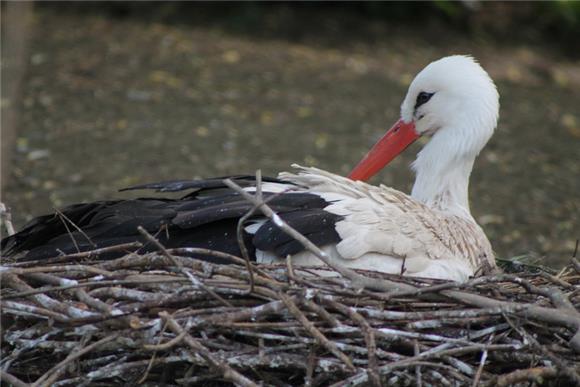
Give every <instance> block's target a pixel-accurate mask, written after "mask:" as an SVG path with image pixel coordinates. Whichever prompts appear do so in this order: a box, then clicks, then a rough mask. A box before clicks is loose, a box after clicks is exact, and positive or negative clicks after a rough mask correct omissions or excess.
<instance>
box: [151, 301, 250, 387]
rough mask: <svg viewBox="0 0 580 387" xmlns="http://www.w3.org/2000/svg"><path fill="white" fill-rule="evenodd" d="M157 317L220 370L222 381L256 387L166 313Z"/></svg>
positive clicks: (209, 363)
mask: <svg viewBox="0 0 580 387" xmlns="http://www.w3.org/2000/svg"><path fill="white" fill-rule="evenodd" d="M159 317H161V318H162V319H163V320H165V321H166V322H167V325H168V327H169V329H171V330H172V331H173V332H174V333H175V334H176V335H181V334H183V335H184V336H183V341H185V343H186V344H187V345H188V346H189V347H190V348H191V349H192V350H193V351H194V352H195V353H197V354H199V355H200V356H201V357H203V358H204V359H205V361H206V362H207V363H208V365H210V366H211V367H212V368H214V369H216V370H220V371H221V373H222V375H223V377H224V379H226V380H229V381H230V382H232V383H236V384H239V385H241V386H245V387H258V385H257V384H256V383H254V382H253V381H251V380H250V379H248V378H246V377H245V376H244V375H242V374H240V373H239V372H237V371H236V370H234V369H233V368H231V367H230V366H229V365H228V364H227V363H224V362H222V361H221V360H219V359H218V358H216V357H214V355H213V354H212V353H211V352H210V351H209V350H208V349H207V348H205V347H204V346H203V345H202V344H201V343H200V342H199V341H197V340H196V339H194V338H193V337H192V336H191V335H190V334H189V333H187V331H185V330H184V329H183V328H182V327H181V325H179V323H178V322H177V321H175V320H174V319H173V317H171V316H170V315H169V313H167V312H160V313H159Z"/></svg>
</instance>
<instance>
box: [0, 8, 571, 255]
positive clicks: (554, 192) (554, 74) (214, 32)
mask: <svg viewBox="0 0 580 387" xmlns="http://www.w3.org/2000/svg"><path fill="white" fill-rule="evenodd" d="M314 19H315V18H312V19H311V20H308V23H317V22H320V24H321V26H324V28H321V31H323V32H320V33H318V32H316V31H315V30H316V28H314V29H313V30H312V31H311V32H308V33H304V34H300V37H299V39H295V38H291V39H285V38H283V37H281V36H280V35H276V34H274V35H271V36H263V34H262V35H260V34H258V35H256V34H246V33H234V32H232V29H231V28H228V27H227V26H224V25H221V26H216V25H212V24H203V23H195V22H190V23H171V24H170V23H161V22H156V21H148V20H147V19H146V18H145V19H144V18H131V17H129V18H119V17H111V16H109V15H106V14H101V15H98V14H97V15H93V14H89V13H74V12H72V13H69V12H64V9H59V8H58V7H40V8H39V7H37V8H36V11H35V15H34V20H33V27H34V29H33V31H32V37H31V42H30V49H29V58H28V60H29V65H28V68H27V72H26V74H25V77H24V80H23V85H22V99H21V101H18V103H20V106H21V109H20V117H19V120H20V121H19V122H20V125H19V127H18V128H17V141H16V147H17V150H16V152H15V155H14V158H13V164H12V168H11V170H12V172H11V180H10V184H9V185H8V186H7V187H6V189H5V191H4V192H3V195H2V201H3V202H5V203H6V204H7V205H9V206H10V207H11V208H12V211H13V214H14V218H15V221H16V224H17V226H21V225H22V224H23V223H24V221H26V220H28V219H30V218H31V217H32V216H34V215H40V214H43V213H46V212H48V211H51V209H52V208H53V207H60V206H63V205H66V204H70V203H73V202H77V201H88V200H95V199H102V198H114V197H120V198H126V197H129V196H128V195H129V194H126V193H118V192H117V189H119V188H122V187H125V186H128V185H131V184H136V183H142V182H151V181H156V180H167V179H176V178H195V177H206V176H212V175H225V174H232V173H239V172H245V173H252V172H253V171H254V170H255V169H257V168H261V169H262V170H263V172H264V173H265V174H275V173H276V172H277V171H280V170H285V169H288V168H289V165H290V164H291V163H293V162H297V163H301V164H305V165H314V166H318V167H321V168H324V169H328V170H330V171H333V172H337V173H341V174H346V173H348V172H349V170H350V168H351V167H352V166H354V164H355V163H356V162H357V161H358V160H359V158H360V157H361V156H362V155H363V154H364V153H365V152H366V150H367V149H368V147H369V146H370V145H371V144H372V143H373V141H374V140H375V139H376V138H377V137H378V136H380V135H381V134H382V133H383V132H384V130H385V129H386V128H387V127H389V126H390V124H391V123H392V122H394V121H395V120H396V119H397V118H398V109H399V105H400V102H401V100H402V98H403V97H404V93H405V91H406V87H407V85H408V84H409V82H410V81H411V79H412V77H413V76H414V74H415V73H416V72H417V71H419V70H420V69H421V68H422V67H423V66H425V65H426V64H427V63H429V62H430V61H432V60H435V59H438V58H439V57H442V56H446V55H449V54H455V53H469V54H472V55H474V56H475V57H476V58H478V59H479V60H480V62H481V63H482V64H483V66H484V67H485V68H486V69H487V70H488V71H489V73H490V75H491V76H492V77H493V78H494V79H495V80H496V83H497V85H498V87H499V90H500V93H501V96H502V99H501V103H502V110H501V119H500V124H499V127H498V129H497V132H496V134H495V136H494V137H493V139H492V140H491V142H490V144H489V145H488V147H487V148H486V149H485V150H484V152H483V153H482V155H481V157H480V158H479V159H478V161H477V163H476V167H475V170H474V173H473V176H472V185H471V201H472V210H473V212H474V214H475V216H476V218H477V219H478V220H479V222H480V223H481V224H482V225H483V227H484V229H485V230H486V232H487V233H488V235H489V236H490V239H491V241H492V243H493V245H494V247H495V249H496V250H497V253H498V255H499V256H500V257H504V258H509V257H513V256H519V255H532V256H537V257H544V256H545V257H546V258H545V260H542V262H544V263H547V264H550V265H560V264H562V263H565V262H567V260H568V259H569V257H570V256H571V255H572V252H573V250H574V246H575V242H576V239H577V238H579V237H580V202H579V199H578V197H579V194H578V191H579V188H580V178H579V175H580V150H579V148H580V62H578V60H576V59H571V58H570V57H569V56H567V55H565V52H562V51H561V50H560V49H555V48H554V47H553V46H554V45H552V44H550V42H549V40H543V41H542V43H537V44H536V43H533V42H529V41H528V42H526V43H525V44H524V43H518V42H517V41H515V42H514V41H511V42H504V41H500V40H497V39H489V38H488V37H485V35H483V36H482V37H477V36H476V37H473V36H472V37H466V36H464V35H463V34H461V33H457V32H456V31H453V30H449V29H447V28H445V27H444V26H442V25H440V24H436V23H435V24H434V23H430V24H429V25H427V26H425V28H422V29H417V28H416V27H417V26H416V25H409V26H405V25H401V24H399V25H393V24H386V23H380V22H377V21H370V22H369V21H365V20H362V21H361V22H362V23H368V25H366V26H365V28H364V33H359V34H358V35H355V36H354V37H353V36H350V35H349V34H348V30H346V31H345V30H344V28H347V27H348V24H344V23H340V22H336V21H335V20H333V19H332V18H325V19H323V20H321V21H316V20H314ZM276 20H278V21H279V20H284V17H283V15H282V17H280V16H279V15H278V16H277V19H276ZM257 22H262V20H257ZM264 22H267V20H265V21H264ZM345 26H346V27H345ZM258 30H259V29H258ZM346 36H349V37H348V38H346ZM417 149H418V146H415V147H413V148H411V149H409V150H408V151H407V153H406V154H405V155H404V157H402V158H401V159H399V160H396V161H395V162H394V163H393V164H392V165H391V166H390V167H389V168H387V169H386V170H385V171H384V172H383V173H382V174H381V175H380V176H379V177H377V178H375V180H374V182H375V183H378V182H383V183H385V184H387V185H391V186H394V187H397V188H399V189H402V190H404V191H408V190H409V189H410V187H411V184H412V174H411V173H410V171H409V169H408V168H407V166H408V165H409V163H410V161H411V160H412V158H413V157H414V153H415V152H416V151H417Z"/></svg>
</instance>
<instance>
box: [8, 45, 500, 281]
mask: <svg viewBox="0 0 580 387" xmlns="http://www.w3.org/2000/svg"><path fill="white" fill-rule="evenodd" d="M498 112H499V96H498V93H497V90H496V87H495V85H494V83H493V81H492V80H491V79H490V77H489V76H488V74H487V73H486V72H485V70H483V69H482V67H481V66H480V65H479V64H478V63H477V62H476V61H475V60H473V59H472V58H471V57H468V56H459V55H457V56H449V57H445V58H442V59H440V60H437V61H435V62H433V63H431V64H429V65H428V66H427V67H425V68H424V69H423V70H422V71H421V72H420V73H419V74H418V75H417V76H416V77H415V79H414V80H413V82H412V83H411V85H410V87H409V90H408V92H407V95H406V97H405V99H404V100H403V103H402V105H401V118H400V120H399V121H398V122H397V123H396V124H395V125H394V126H393V127H392V128H391V129H390V130H389V131H388V132H387V133H386V134H385V136H384V137H383V138H382V139H381V140H379V142H378V143H377V144H376V145H375V146H374V147H373V149H372V150H371V151H370V152H369V154H368V155H367V156H366V157H365V158H364V159H363V160H362V161H361V162H360V163H359V165H358V166H357V167H356V168H355V169H354V170H353V171H352V172H351V174H350V176H349V178H345V177H341V176H338V175H335V174H332V173H330V172H326V171H322V170H319V169H316V168H304V167H300V166H295V167H296V168H298V172H297V173H287V172H283V173H281V174H280V175H279V177H278V179H268V178H267V179H265V183H264V185H263V188H262V189H263V192H264V195H265V197H266V198H269V204H270V206H271V207H272V208H273V209H274V210H275V211H277V212H278V214H279V215H280V216H281V217H282V218H283V219H284V220H285V221H286V222H288V223H289V224H290V225H292V226H293V227H294V228H296V229H297V230H298V231H300V232H302V233H303V234H304V235H305V236H307V237H308V238H310V239H311V240H312V241H313V242H314V243H317V244H318V245H320V246H322V248H323V249H324V250H325V251H326V252H327V253H328V254H329V256H330V257H331V259H332V260H335V261H336V262H337V263H339V264H341V265H343V266H347V267H351V268H358V269H367V270H375V271H380V272H386V273H394V274H399V273H401V272H403V273H404V275H409V276H419V277H430V278H440V279H450V280H456V281H464V280H466V279H467V278H469V277H471V276H474V275H480V274H484V273H487V272H489V271H491V270H493V269H495V268H496V265H495V259H494V254H493V250H492V248H491V245H490V243H489V241H488V239H487V237H486V235H485V233H484V232H483V230H482V229H481V227H480V226H479V225H478V224H477V223H476V221H475V219H474V218H473V216H472V215H471V212H470V209H469V200H468V185H469V175H470V174H471V170H472V167H473V163H474V161H475V158H476V157H477V155H478V154H479V152H480V151H481V150H482V148H483V147H484V146H485V144H486V143H487V141H488V140H489V138H490V137H491V135H492V134H493V131H494V129H495V127H496V124H497V120H498ZM420 136H426V137H430V140H429V142H428V143H427V144H426V145H425V146H424V147H423V149H422V150H421V151H420V152H419V154H418V156H417V159H416V160H415V162H414V163H413V169H414V170H415V172H416V180H415V184H414V186H413V190H412V192H411V195H410V196H409V195H406V194H404V193H402V192H400V191H397V190H395V189H393V188H389V187H385V186H383V185H381V186H378V187H377V186H372V185H369V184H366V183H364V182H363V180H367V179H369V178H370V177H371V176H373V175H374V174H376V173H377V172H378V171H380V170H381V169H382V168H383V167H384V166H385V165H386V164H387V163H389V162H390V161H391V160H392V159H393V158H395V157H396V156H397V155H398V154H399V153H400V152H402V151H403V150H404V149H405V148H406V147H407V146H408V145H410V144H411V143H412V142H413V141H415V140H416V139H417V138H418V137H420ZM232 178H233V179H234V180H235V181H237V182H238V183H239V184H242V185H245V186H247V187H248V186H249V188H247V189H253V188H252V187H251V186H252V184H253V183H254V181H253V179H252V178H251V177H250V176H234V177H232ZM289 187H291V188H292V189H291V190H288V188H289ZM131 189H157V190H158V191H181V190H191V192H190V193H189V194H187V195H186V196H184V197H183V198H181V199H159V198H145V199H135V200H116V201H100V202H94V203H87V204H78V205H74V206H71V207H68V208H66V209H65V210H63V213H64V215H66V217H65V218H64V219H66V220H63V217H62V216H51V215H46V216H43V217H39V218H37V219H35V220H33V221H32V222H31V223H30V224H29V225H27V226H25V227H24V229H23V230H22V231H20V232H19V233H17V234H15V235H14V236H11V237H9V238H6V239H4V240H3V241H2V248H3V252H4V254H5V255H8V256H18V257H21V258H24V259H39V258H44V257H50V256H55V255H58V254H62V253H73V252H76V251H79V250H87V249H90V248H94V247H103V246H110V245H114V244H117V243H122V242H127V241H134V240H136V239H140V238H141V237H140V235H139V234H138V233H137V232H136V226H137V225H141V226H143V227H144V228H145V229H147V230H149V231H150V232H152V233H153V232H155V233H157V232H158V231H159V230H160V229H161V228H163V229H164V230H165V232H162V233H158V235H159V237H160V238H161V242H162V243H164V244H165V245H166V246H168V247H182V246H192V247H206V248H212V249H216V250H220V251H225V252H230V253H234V254H237V253H239V250H238V244H237V240H236V233H235V226H236V224H237V221H238V219H239V218H240V217H241V216H243V215H244V214H245V213H246V212H247V211H248V209H249V208H250V207H251V205H250V204H249V203H247V202H246V201H245V200H243V198H241V197H240V195H238V194H237V193H234V192H232V191H230V190H228V189H227V188H225V186H224V185H223V183H222V178H216V179H208V180H196V181H185V180H180V181H170V182H162V183H155V184H147V185H143V186H139V187H132V188H131ZM66 222H70V223H74V228H72V227H70V225H65V224H64V223H66ZM77 228H78V229H82V230H83V232H82V233H80V232H77V231H72V230H75V229H77ZM71 229H72V230H71ZM244 239H245V242H246V243H247V244H248V246H249V247H250V252H251V254H252V256H253V258H254V259H255V260H256V261H257V262H258V263H272V262H278V261H280V259H283V258H285V257H286V256H287V255H292V256H293V262H294V263H295V264H297V265H321V264H322V263H321V262H320V261H319V260H318V259H317V258H316V257H315V256H313V255H312V254H311V253H309V252H308V251H304V250H303V248H302V246H301V245H300V244H299V243H298V242H296V241H294V240H292V239H291V238H290V237H288V236H287V235H286V234H284V233H283V232H281V231H280V230H279V229H278V228H277V226H276V225H275V224H274V223H273V222H272V221H269V220H267V219H265V218H262V217H260V216H257V215H256V216H254V217H253V218H250V219H249V221H248V224H247V225H246V227H245V234H244ZM146 248H147V247H146ZM202 259H208V260H215V259H213V258H212V257H202ZM403 266H404V270H403Z"/></svg>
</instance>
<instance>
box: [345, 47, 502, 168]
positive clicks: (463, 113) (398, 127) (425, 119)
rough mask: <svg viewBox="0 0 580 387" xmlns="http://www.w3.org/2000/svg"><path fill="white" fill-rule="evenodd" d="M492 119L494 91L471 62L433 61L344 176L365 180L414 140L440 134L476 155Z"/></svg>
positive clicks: (495, 106)
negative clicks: (391, 121) (396, 117)
mask: <svg viewBox="0 0 580 387" xmlns="http://www.w3.org/2000/svg"><path fill="white" fill-rule="evenodd" d="M498 115H499V95H498V93H497V90H496V87H495V85H494V83H493V81H492V80H491V78H490V77H489V75H488V74H487V72H485V70H484V69H483V68H482V67H481V66H480V65H479V64H478V63H477V62H476V61H475V60H474V59H473V58H471V57H469V56H462V55H454V56H448V57H445V58H442V59H439V60H437V61H435V62H432V63H430V64H429V65H428V66H427V67H425V68H424V69H423V70H422V71H421V72H420V73H419V74H417V76H416V77H415V79H414V80H413V82H411V85H410V86H409V90H408V91H407V95H406V96H405V99H404V101H403V103H402V105H401V119H400V120H399V121H398V122H397V123H395V125H394V126H393V127H392V128H391V129H390V130H389V131H388V132H387V134H386V135H385V136H384V137H383V138H382V139H381V140H379V142H377V144H376V145H375V146H374V147H373V149H371V151H370V152H369V154H368V155H367V156H366V157H365V158H364V159H363V160H362V161H361V162H360V163H359V165H357V167H356V168H355V169H354V170H353V171H352V172H351V174H350V177H351V178H352V179H354V180H367V179H369V178H370V177H371V176H373V175H374V174H376V173H377V172H378V171H380V170H381V169H382V168H383V167H384V166H385V165H386V164H388V163H389V162H390V161H391V160H392V159H394V158H395V157H396V156H397V155H398V154H399V153H400V152H402V151H403V150H404V149H405V148H406V147H407V146H409V145H410V144H411V143H412V142H413V141H415V140H416V139H417V138H419V137H420V136H440V135H443V133H446V135H447V136H448V138H449V139H450V141H457V142H458V143H461V144H462V145H463V147H464V150H465V152H470V153H474V154H475V155H476V154H477V153H479V151H480V150H481V149H482V148H483V146H484V145H485V144H486V143H487V141H488V140H489V138H490V137H491V135H492V134H493V130H494V129H495V127H496V124H497V119H498ZM438 133H441V134H438Z"/></svg>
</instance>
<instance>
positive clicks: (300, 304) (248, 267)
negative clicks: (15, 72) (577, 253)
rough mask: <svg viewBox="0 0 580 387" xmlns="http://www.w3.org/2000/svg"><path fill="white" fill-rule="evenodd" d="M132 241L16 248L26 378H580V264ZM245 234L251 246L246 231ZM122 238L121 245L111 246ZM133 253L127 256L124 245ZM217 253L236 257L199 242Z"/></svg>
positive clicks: (406, 381)
mask: <svg viewBox="0 0 580 387" xmlns="http://www.w3.org/2000/svg"><path fill="white" fill-rule="evenodd" d="M232 187H233V188H234V189H236V190H238V192H240V193H242V194H244V195H246V196H248V197H247V199H248V200H250V201H252V202H253V203H254V204H255V208H254V210H257V209H260V210H261V211H262V212H263V213H264V215H266V216H268V217H270V218H271V219H272V220H273V221H274V222H275V223H276V225H277V226H278V227H280V228H281V229H282V230H283V231H284V232H286V233H288V234H289V235H291V236H292V237H294V238H295V239H296V240H298V241H299V242H300V243H302V244H303V245H304V246H305V248H307V249H308V250H310V251H311V252H312V253H313V254H316V255H317V256H318V258H319V259H320V260H321V261H323V262H324V263H326V265H328V266H326V267H319V268H307V267H298V266H293V265H292V262H291V260H290V259H289V258H288V259H287V260H286V264H285V265H271V266H267V265H259V266H257V265H254V264H252V263H251V262H250V260H249V258H248V255H247V252H246V251H245V249H244V248H241V251H242V255H243V256H244V257H243V258H240V257H235V256H231V255H228V254H225V253H220V252H217V251H210V250H205V249H199V248H181V249H170V250H168V249H166V248H164V247H163V246H162V245H161V244H160V243H159V242H158V241H157V240H156V239H155V238H154V237H153V236H151V235H150V234H148V233H147V232H146V231H145V230H143V229H140V231H141V233H142V234H143V236H144V237H145V240H147V243H151V244H153V245H154V246H156V248H157V252H153V253H147V254H140V253H138V251H139V247H141V243H139V242H135V243H129V244H124V245H119V246H112V247H107V248H102V249H98V250H94V251H88V252H83V253H78V254H72V255H64V256H60V257H55V258H52V259H48V260H43V261H36V262H13V263H9V262H4V265H3V266H1V267H0V269H1V270H0V278H1V280H2V283H1V285H2V288H1V293H0V296H1V304H2V325H3V326H2V353H3V356H2V359H1V361H0V377H1V380H2V381H4V382H6V383H9V384H12V385H14V386H27V385H29V383H30V385H33V386H49V385H50V386H83V385H90V386H98V385H103V386H105V385H106V386H109V385H139V384H140V385H146V386H147V385H149V386H157V385H168V386H182V385H192V386H194V385H203V386H223V385H232V384H233V385H241V386H258V385H265V386H294V385H307V386H322V385H324V386H328V385H336V386H339V385H340V386H345V385H346V386H360V385H372V386H380V385H398V386H406V385H409V386H440V385H449V386H477V385H483V386H508V385H530V382H531V383H546V384H549V385H562V386H564V385H566V386H567V385H580V376H579V372H580V366H579V364H580V313H579V311H578V308H579V305H580V286H579V285H580V263H578V261H577V260H575V259H573V260H572V264H571V265H570V266H569V267H567V268H565V269H563V270H561V271H560V272H558V273H555V272H550V271H546V270H542V269H534V270H529V269H530V267H526V269H527V270H526V271H524V272H519V273H515V274H514V273H512V274H498V275H492V276H484V277H479V278H475V279H472V280H470V281H468V282H466V283H461V284H460V283H455V282H443V281H436V280H426V279H416V278H411V277H404V276H400V275H384V274H377V273H372V272H362V271H353V270H350V269H346V268H343V267H340V266H337V265H336V264H333V263H332V262H331V261H329V260H328V257H327V256H325V255H324V253H322V252H321V251H320V250H319V249H318V248H317V247H316V246H314V245H312V244H311V243H310V242H309V241H308V240H307V239H306V238H304V236H302V235H300V234H298V233H297V232H296V231H295V230H293V229H292V228H291V227H289V226H288V225H287V224H286V223H284V222H283V221H282V220H281V219H280V218H279V217H277V216H276V214H275V213H273V212H272V210H271V209H270V208H269V207H268V206H267V205H266V204H265V203H263V202H262V201H261V200H259V198H256V197H254V196H251V195H249V194H247V193H245V192H243V191H242V190H241V189H239V187H237V186H235V185H232ZM241 247H243V246H241ZM112 253H117V254H118V255H121V257H120V258H117V259H113V260H107V259H105V257H107V256H110V255H111V254H112ZM123 254H125V255H123ZM200 256H203V257H207V256H215V257H217V258H220V259H222V260H223V259H227V260H229V261H230V262H231V264H222V265H218V264H212V263H209V262H205V261H202V260H200V259H196V257H200Z"/></svg>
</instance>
